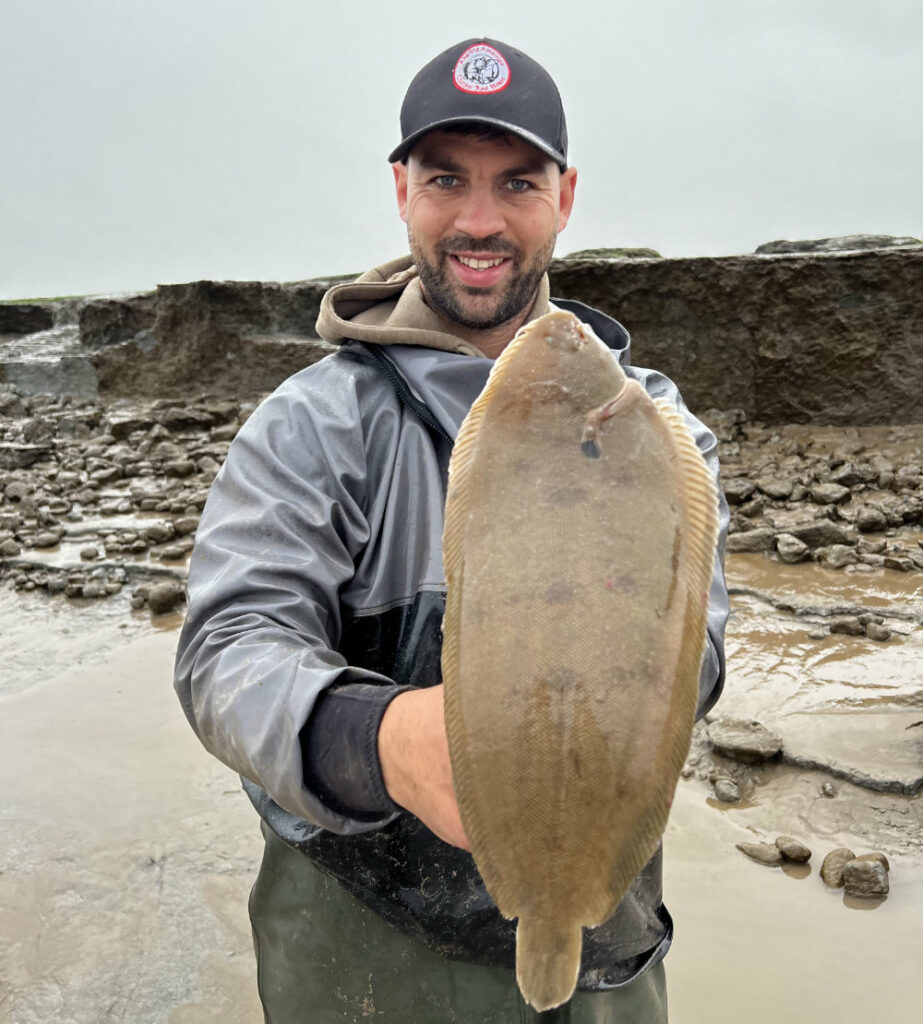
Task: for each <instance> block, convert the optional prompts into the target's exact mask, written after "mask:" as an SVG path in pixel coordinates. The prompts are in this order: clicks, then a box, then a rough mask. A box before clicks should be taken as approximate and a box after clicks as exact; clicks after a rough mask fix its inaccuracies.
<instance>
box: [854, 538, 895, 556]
mask: <svg viewBox="0 0 923 1024" xmlns="http://www.w3.org/2000/svg"><path fill="white" fill-rule="evenodd" d="M887 547H888V542H887V541H885V540H866V539H865V538H864V537H863V538H862V540H860V541H859V543H858V544H857V545H856V550H857V551H858V552H859V553H860V554H865V555H882V554H884V552H885V551H886V550H887Z"/></svg>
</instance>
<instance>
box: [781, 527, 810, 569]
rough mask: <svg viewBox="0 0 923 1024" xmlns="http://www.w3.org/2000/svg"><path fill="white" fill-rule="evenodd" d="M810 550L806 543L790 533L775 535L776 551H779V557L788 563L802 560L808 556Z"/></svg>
mask: <svg viewBox="0 0 923 1024" xmlns="http://www.w3.org/2000/svg"><path fill="white" fill-rule="evenodd" d="M810 550H811V549H810V548H809V547H808V546H807V544H805V543H804V542H803V541H800V540H798V538H797V537H793V536H792V535H791V534H790V533H780V534H777V535H776V551H778V552H779V558H781V559H782V561H783V562H785V563H786V564H788V565H792V564H794V563H795V562H803V561H804V560H805V559H806V558H807V557H808V554H809V553H810Z"/></svg>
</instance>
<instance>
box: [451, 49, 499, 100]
mask: <svg viewBox="0 0 923 1024" xmlns="http://www.w3.org/2000/svg"><path fill="white" fill-rule="evenodd" d="M453 80H454V82H455V88H456V89H461V91H462V92H473V93H491V92H501V91H502V90H503V89H505V88H506V87H507V86H508V85H509V84H510V66H509V64H507V62H506V58H505V57H504V56H503V54H502V53H501V52H500V51H499V50H495V49H494V48H493V47H492V46H488V45H487V44H486V43H476V44H475V45H474V46H469V47H468V49H467V50H465V52H464V53H463V54H462V55H461V56H460V57H459V58H458V62H457V63H456V65H455V72H454V75H453Z"/></svg>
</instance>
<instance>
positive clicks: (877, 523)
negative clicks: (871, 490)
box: [856, 505, 888, 533]
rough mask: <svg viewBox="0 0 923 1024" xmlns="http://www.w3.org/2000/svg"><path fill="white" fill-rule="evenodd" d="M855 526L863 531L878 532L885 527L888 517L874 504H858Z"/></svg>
mask: <svg viewBox="0 0 923 1024" xmlns="http://www.w3.org/2000/svg"><path fill="white" fill-rule="evenodd" d="M856 526H857V527H858V528H859V529H860V530H861V531H862V532H863V533H878V532H879V531H881V530H884V529H887V526H888V517H887V516H886V515H885V514H884V512H883V511H882V510H881V509H880V508H878V507H876V506H875V505H860V506H859V510H858V513H857V515H856Z"/></svg>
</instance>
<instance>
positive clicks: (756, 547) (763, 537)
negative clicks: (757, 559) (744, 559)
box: [727, 526, 775, 553]
mask: <svg viewBox="0 0 923 1024" xmlns="http://www.w3.org/2000/svg"><path fill="white" fill-rule="evenodd" d="M774 539H775V534H774V533H773V531H772V529H771V528H770V527H768V526H760V527H757V529H755V530H743V531H741V532H740V533H732V534H730V535H729V536H728V539H727V550H728V551H729V552H737V553H740V552H755V551H768V550H769V549H770V548H771V547H772V543H773V540H774Z"/></svg>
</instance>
